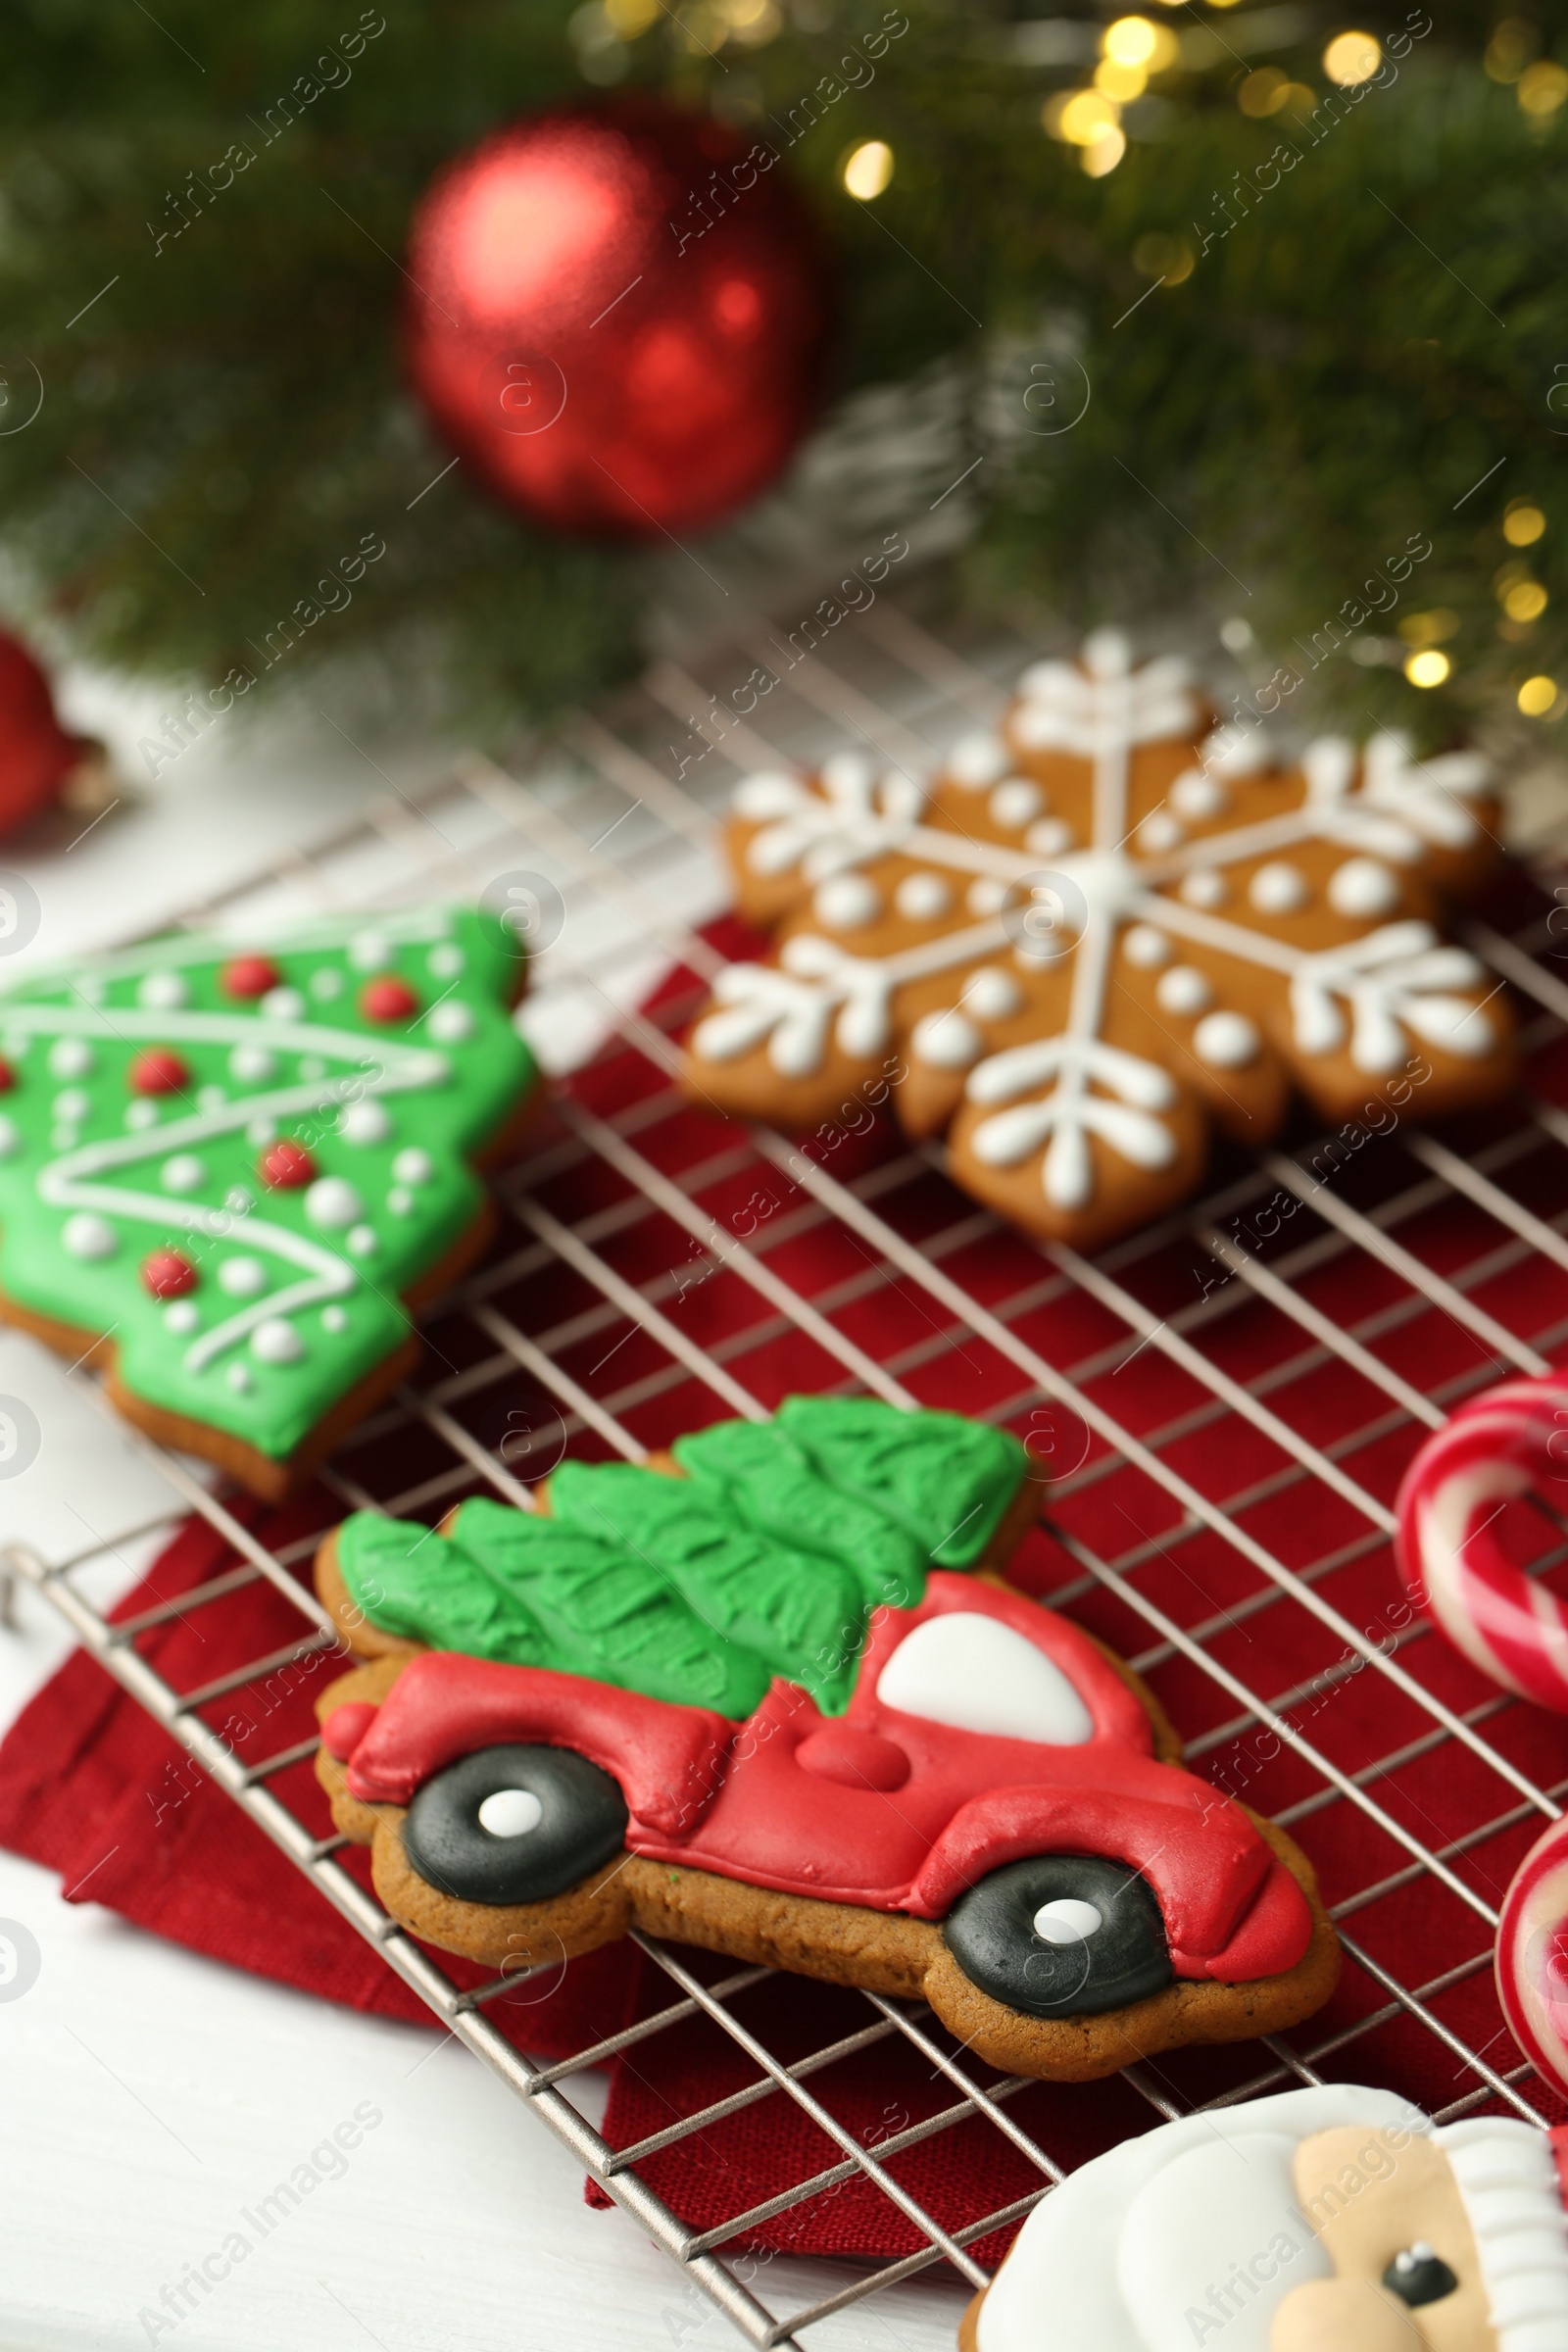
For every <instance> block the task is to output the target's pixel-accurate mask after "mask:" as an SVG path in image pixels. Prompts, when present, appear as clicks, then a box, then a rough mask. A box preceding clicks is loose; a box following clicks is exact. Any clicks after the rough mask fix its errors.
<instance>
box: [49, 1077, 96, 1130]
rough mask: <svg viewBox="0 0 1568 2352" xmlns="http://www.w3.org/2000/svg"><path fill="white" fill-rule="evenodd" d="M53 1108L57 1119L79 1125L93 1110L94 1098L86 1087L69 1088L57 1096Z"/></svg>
mask: <svg viewBox="0 0 1568 2352" xmlns="http://www.w3.org/2000/svg"><path fill="white" fill-rule="evenodd" d="M52 1107H53V1110H54V1115H55V1117H56V1118H57V1119H65V1120H67V1121H73V1122H76V1123H78V1124H79V1122H80V1121H81V1120H82V1119H84V1118H85V1117H86V1116H87V1113H88V1111H89V1110H91V1108H92V1097H91V1095H89V1094H88V1092H87V1090H86V1088H85V1087H84V1086H68V1087H66V1088H64V1089H63V1091H62V1092H61V1093H60V1094H58V1095H56V1097H55V1099H54V1103H53V1105H52Z"/></svg>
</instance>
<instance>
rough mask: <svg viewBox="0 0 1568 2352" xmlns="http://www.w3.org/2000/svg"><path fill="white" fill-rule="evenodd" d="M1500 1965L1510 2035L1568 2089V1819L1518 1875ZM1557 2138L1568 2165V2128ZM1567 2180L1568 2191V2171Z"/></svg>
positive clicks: (1506, 1904)
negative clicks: (1567, 2130)
mask: <svg viewBox="0 0 1568 2352" xmlns="http://www.w3.org/2000/svg"><path fill="white" fill-rule="evenodd" d="M1496 1969H1497V1995H1498V1998H1499V1999H1500V2000H1501V2002H1502V2014H1503V2016H1504V2017H1505V2018H1506V2019H1507V2021H1508V2031H1509V2033H1510V2034H1512V2035H1513V2037H1514V2039H1515V2041H1516V2042H1517V2043H1518V2044H1519V2047H1520V2048H1521V2049H1522V2050H1523V2052H1524V2054H1525V2056H1526V2057H1527V2058H1528V2059H1529V2060H1530V2062H1531V2064H1532V2065H1533V2066H1534V2067H1535V2069H1536V2071H1537V2072H1538V2074H1541V2075H1544V2077H1545V2080H1546V2081H1547V2082H1550V2083H1553V2084H1555V2086H1556V2087H1557V2089H1559V2090H1563V2091H1568V1820H1563V1821H1554V1822H1553V1823H1552V1825H1551V1828H1550V1829H1549V1830H1548V1831H1547V1832H1546V1834H1545V1836H1544V1838H1540V1839H1538V1841H1537V1842H1536V1844H1534V1845H1533V1846H1532V1847H1531V1849H1530V1851H1529V1853H1528V1854H1526V1856H1525V1858H1524V1860H1523V1862H1521V1863H1520V1865H1519V1868H1518V1870H1517V1871H1516V1872H1515V1874H1514V1879H1513V1884H1512V1885H1511V1886H1510V1887H1509V1888H1508V1891H1507V1893H1506V1895H1505V1896H1504V1897H1503V1904H1502V1921H1501V1924H1500V1926H1499V1927H1498V1929H1497V1956H1496ZM1554 2136H1555V2137H1556V2142H1557V2150H1556V2152H1557V2160H1558V2164H1559V2167H1563V2168H1568V2132H1563V2133H1561V2134H1557V2135H1554ZM1563 2179H1564V2186H1565V2188H1568V2169H1564V2172H1563Z"/></svg>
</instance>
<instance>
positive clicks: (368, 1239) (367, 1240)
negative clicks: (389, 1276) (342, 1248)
mask: <svg viewBox="0 0 1568 2352" xmlns="http://www.w3.org/2000/svg"><path fill="white" fill-rule="evenodd" d="M380 1247H381V1245H380V1243H379V1242H378V1241H377V1239H376V1236H375V1227H374V1226H373V1225H356V1226H354V1227H353V1228H352V1230H351V1231H350V1234H349V1238H348V1248H349V1254H350V1256H351V1257H373V1256H374V1255H375V1253H376V1251H377V1250H379V1249H380Z"/></svg>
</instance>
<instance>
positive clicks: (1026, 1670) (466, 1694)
mask: <svg viewBox="0 0 1568 2352" xmlns="http://www.w3.org/2000/svg"><path fill="white" fill-rule="evenodd" d="M911 1642H913V1644H914V1646H913V1647H912V1648H911V1647H910V1646H909V1644H910V1643H911ZM896 1662H897V1663H896ZM890 1669H891V1671H890ZM324 1731H325V1740H326V1744H327V1746H328V1748H329V1750H330V1751H331V1752H332V1753H333V1754H335V1755H338V1756H339V1757H340V1758H342V1760H343V1761H344V1762H345V1763H346V1766H347V1782H348V1788H349V1790H350V1793H351V1794H352V1795H354V1796H356V1797H359V1798H361V1799H363V1800H365V1801H367V1802H371V1803H390V1804H399V1805H407V1804H408V1803H409V1802H410V1800H411V1798H412V1797H413V1796H414V1795H415V1793H416V1791H417V1789H419V1788H420V1787H421V1786H422V1785H423V1784H424V1783H425V1782H426V1781H428V1780H429V1778H430V1777H431V1776H432V1775H433V1774H435V1773H437V1772H439V1771H441V1770H442V1769H443V1768H444V1767H445V1766H447V1765H449V1764H451V1763H453V1762H454V1761H455V1760H457V1759H458V1758H461V1757H463V1756H466V1755H468V1754H471V1753H473V1752H474V1751H476V1750H478V1749H482V1748H484V1747H486V1746H488V1745H490V1744H492V1743H495V1742H502V1741H514V1740H515V1741H530V1742H535V1743H539V1744H542V1745H546V1746H560V1747H568V1748H571V1749H574V1750H575V1751H576V1752H577V1753H578V1754H580V1755H582V1756H585V1757H587V1758H588V1759H589V1761H590V1762H591V1763H594V1764H596V1765H598V1766H599V1767H600V1768H601V1769H602V1770H603V1771H605V1772H608V1773H610V1774H611V1775H612V1776H613V1778H614V1779H615V1781H616V1782H618V1784H619V1786H620V1789H621V1791H622V1793H623V1795H624V1798H625V1802H626V1806H627V1810H628V1814H629V1821H628V1826H627V1831H626V1844H627V1846H628V1847H629V1848H630V1850H631V1851H632V1852H634V1853H636V1854H640V1855H643V1856H646V1857H647V1858H649V1859H650V1860H653V1861H659V1862H668V1863H672V1864H679V1865H681V1866H683V1867H686V1868H690V1869H697V1870H704V1871H711V1872H714V1873H716V1874H717V1875H719V1876H721V1877H723V1878H727V1879H735V1880H740V1881H743V1882H746V1883H749V1884H751V1885H753V1886H757V1887H769V1888H773V1889H775V1890H777V1891H780V1892H783V1893H788V1894H801V1895H809V1896H813V1897H816V1898H817V1899H819V1900H826V1901H832V1902H843V1903H853V1904H858V1905H860V1906H862V1907H864V1908H868V1909H871V1910H876V1911H903V1912H908V1913H910V1914H912V1915H913V1916H915V1917H916V1918H920V1919H926V1920H938V1919H942V1918H944V1917H945V1916H946V1915H947V1914H948V1912H949V1911H950V1909H951V1908H952V1906H953V1904H954V1903H955V1902H956V1900H957V1898H958V1897H959V1896H960V1895H961V1894H963V1893H964V1892H965V1890H966V1889H967V1888H969V1887H973V1886H975V1885H976V1884H977V1883H978V1882H979V1881H980V1880H981V1879H982V1878H984V1877H985V1876H986V1874H987V1873H989V1872H991V1871H994V1870H996V1869H998V1868H999V1867H1000V1866H1002V1865H1004V1864H1005V1863H1009V1862H1014V1861H1017V1860H1019V1859H1022V1858H1024V1857H1028V1856H1034V1855H1042V1854H1079V1855H1094V1856H1099V1857H1102V1858H1103V1859H1105V1860H1108V1861H1113V1862H1122V1863H1125V1864H1126V1865H1127V1866H1128V1869H1129V1871H1133V1872H1137V1873H1138V1874H1140V1875H1141V1876H1142V1877H1143V1879H1144V1880H1145V1881H1146V1882H1147V1884H1148V1886H1149V1887H1151V1888H1152V1891H1153V1894H1154V1896H1155V1898H1156V1900H1157V1902H1158V1905H1159V1911H1160V1915H1161V1918H1162V1920H1163V1923H1164V1928H1165V1934H1166V1937H1167V1940H1168V1943H1169V1947H1170V1962H1171V1967H1172V1969H1173V1971H1174V1973H1175V1975H1176V1976H1177V1977H1180V1978H1187V1979H1200V1980H1201V1979H1209V1980H1213V1981H1215V1982H1218V1983H1221V1984H1238V1983H1242V1982H1246V1981H1248V1980H1250V1979H1253V1978H1258V1977H1267V1976H1274V1975H1278V1974H1282V1973H1284V1972H1285V1971H1287V1970H1289V1969H1291V1968H1293V1967H1294V1966H1295V1965H1296V1963H1297V1962H1298V1961H1299V1960H1300V1959H1301V1957H1302V1956H1303V1954H1304V1953H1305V1951H1306V1949H1307V1945H1308V1943H1309V1940H1310V1937H1311V1933H1312V1920H1311V1914H1310V1911H1309V1909H1308V1906H1307V1902H1306V1899H1305V1897H1304V1895H1303V1893H1302V1891H1301V1888H1300V1887H1299V1885H1298V1883H1297V1881H1296V1879H1295V1877H1294V1876H1293V1875H1292V1874H1291V1872H1290V1871H1289V1870H1287V1869H1286V1868H1285V1866H1284V1864H1283V1863H1282V1862H1281V1861H1280V1860H1279V1859H1278V1858H1277V1857H1276V1855H1275V1853H1274V1851H1273V1849H1272V1848H1271V1847H1270V1845H1269V1844H1268V1843H1267V1841H1266V1840H1265V1839H1264V1838H1263V1837H1262V1836H1261V1835H1260V1833H1259V1832H1258V1830H1257V1829H1256V1828H1255V1827H1254V1825H1253V1823H1252V1822H1251V1821H1250V1819H1249V1817H1248V1816H1247V1815H1246V1814H1245V1813H1243V1812H1242V1810H1241V1809H1240V1807H1239V1806H1237V1805H1235V1804H1234V1803H1232V1801H1231V1800H1230V1799H1229V1798H1227V1797H1225V1796H1222V1795H1221V1794H1220V1793H1219V1792H1218V1791H1217V1790H1215V1789H1211V1788H1209V1787H1208V1786H1207V1785H1206V1784H1205V1783H1203V1782H1201V1781H1200V1780H1198V1779H1196V1778H1195V1777H1194V1776H1193V1775H1192V1774H1191V1773H1188V1772H1186V1771H1183V1770H1182V1769H1181V1768H1180V1767H1178V1766H1175V1765H1169V1764H1161V1763H1159V1762H1158V1761H1157V1760H1156V1759H1155V1757H1154V1754H1153V1740H1152V1730H1151V1726H1150V1721H1149V1717H1148V1715H1147V1713H1146V1711H1145V1709H1144V1708H1143V1706H1142V1705H1141V1704H1140V1702H1139V1700H1138V1698H1137V1697H1136V1695H1135V1694H1134V1692H1133V1691H1131V1690H1130V1689H1129V1688H1128V1686H1127V1684H1126V1683H1125V1682H1124V1681H1123V1680H1122V1679H1121V1677H1120V1676H1119V1675H1118V1674H1117V1673H1116V1672H1115V1671H1114V1669H1113V1668H1112V1667H1111V1666H1110V1665H1109V1664H1108V1663H1107V1661H1106V1659H1105V1658H1104V1656H1103V1654H1102V1652H1101V1651H1100V1650H1099V1649H1098V1648H1097V1647H1096V1646H1095V1644H1094V1643H1093V1642H1091V1641H1089V1640H1088V1638H1087V1637H1086V1636H1085V1635H1083V1634H1082V1633H1080V1632H1079V1631H1078V1629H1077V1628H1076V1627H1075V1626H1073V1625H1071V1624H1069V1623H1068V1622H1067V1620H1066V1619H1064V1618H1062V1617H1059V1616H1056V1615H1055V1614H1054V1612H1052V1611H1051V1610H1049V1609H1046V1608H1043V1607H1041V1606H1040V1605H1039V1604H1038V1603H1037V1602H1035V1601H1032V1600H1029V1599H1026V1598H1025V1597H1024V1596H1023V1595H1022V1594H1019V1593H1010V1592H1005V1591H1002V1590H999V1589H998V1588H997V1587H995V1586H993V1585H990V1584H987V1583H983V1582H981V1581H979V1580H977V1579H975V1578H973V1577H969V1576H961V1575H955V1574H951V1573H948V1572H946V1571H941V1570H937V1571H933V1572H932V1574H931V1575H930V1577H929V1579H928V1583H927V1590H926V1595H925V1598H924V1599H923V1601H922V1602H921V1604H920V1605H919V1607H918V1608H914V1609H881V1610H879V1611H878V1612H877V1613H876V1615H875V1616H874V1618H873V1620H872V1624H871V1629H870V1633H869V1636H868V1639H867V1641H866V1643H865V1648H864V1651H863V1654H862V1656H861V1659H860V1664H859V1671H858V1678H857V1684H856V1691H855V1694H854V1697H853V1699H852V1701H851V1703H850V1706H849V1709H848V1711H847V1713H846V1714H844V1715H842V1716H824V1715H823V1714H821V1713H820V1712H819V1711H818V1709H817V1708H816V1706H815V1705H814V1703H813V1702H812V1701H811V1699H810V1698H809V1696H808V1695H807V1694H806V1692H805V1691H802V1690H801V1689H799V1688H798V1687H797V1686H796V1685H794V1684H792V1683H787V1682H783V1681H780V1680H775V1681H774V1683H773V1684H772V1686H771V1688H770V1690H769V1691H768V1694H767V1696H766V1697H765V1699H764V1700H763V1701H762V1704H761V1705H760V1707H759V1708H758V1709H757V1711H756V1712H755V1713H754V1714H753V1715H752V1716H751V1717H750V1718H749V1719H748V1720H747V1721H746V1722H744V1723H734V1722H731V1721H730V1720H729V1719H727V1718H726V1717H724V1716H721V1715H717V1714H713V1713H711V1712H709V1711H708V1710H706V1709H704V1708H699V1707H690V1706H677V1705H670V1704H665V1703H664V1702H662V1701H661V1700H657V1699H651V1698H645V1697H642V1696H639V1695H637V1694H636V1693H633V1692H629V1691H621V1690H618V1689H616V1688H614V1687H613V1686H612V1685H609V1684H606V1683H599V1682H594V1681H590V1680H588V1679H586V1678H583V1677H578V1676H575V1675H570V1674H562V1673H556V1672H552V1671H548V1670H546V1669H543V1668H535V1667H526V1666H508V1665H502V1664H498V1663H495V1662H493V1661H490V1660H485V1659H477V1658H469V1657H464V1656H461V1655H458V1654H456V1653H453V1652H441V1651H430V1652H426V1653H425V1654H423V1655H421V1656H419V1657H417V1658H415V1659H414V1660H413V1661H412V1662H411V1663H410V1664H409V1665H408V1666H407V1667H406V1668H405V1669H404V1670H403V1672H402V1674H401V1675H400V1676H399V1678H398V1681H397V1682H396V1684H395V1685H394V1686H393V1689H392V1691H391V1692H390V1694H389V1695H388V1697H387V1698H386V1699H385V1700H384V1701H383V1702H382V1704H381V1705H380V1706H379V1707H378V1708H377V1709H375V1710H374V1711H373V1713H372V1712H371V1711H370V1710H369V1709H368V1708H366V1707H364V1706H352V1707H350V1706H345V1707H343V1708H341V1709H339V1710H338V1711H337V1713H335V1714H334V1715H331V1716H329V1717H328V1718H327V1722H326V1725H325V1727H324Z"/></svg>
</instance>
